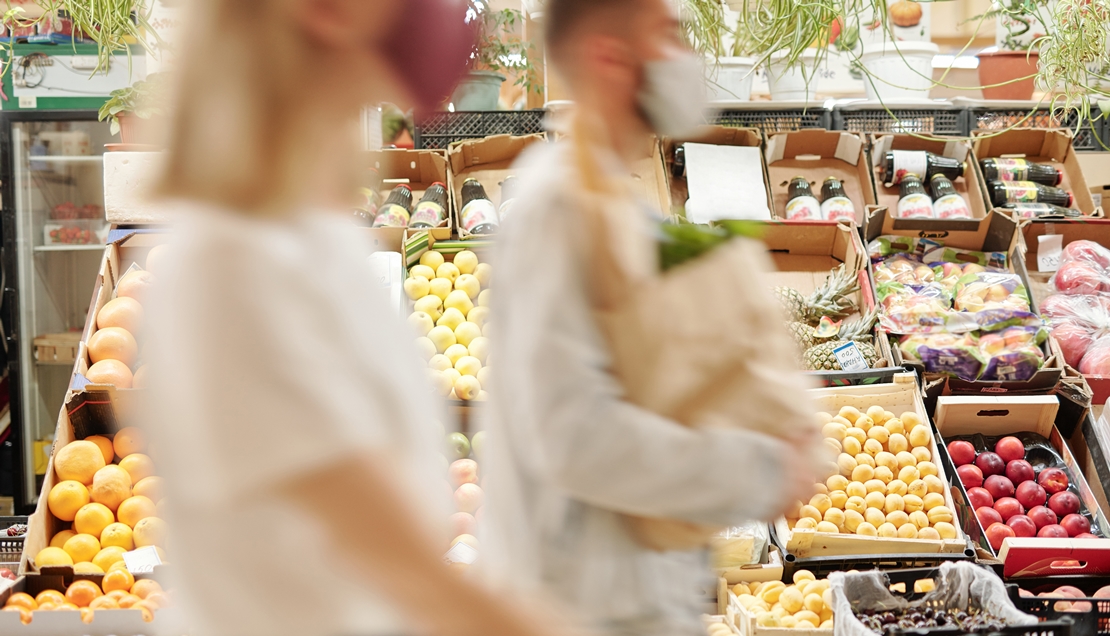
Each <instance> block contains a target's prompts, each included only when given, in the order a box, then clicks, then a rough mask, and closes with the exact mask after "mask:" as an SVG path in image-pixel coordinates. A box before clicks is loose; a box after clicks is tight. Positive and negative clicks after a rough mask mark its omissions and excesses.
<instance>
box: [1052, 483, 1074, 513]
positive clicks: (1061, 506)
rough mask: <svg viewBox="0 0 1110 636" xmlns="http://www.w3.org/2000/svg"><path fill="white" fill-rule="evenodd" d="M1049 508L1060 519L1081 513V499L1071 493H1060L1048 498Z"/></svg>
mask: <svg viewBox="0 0 1110 636" xmlns="http://www.w3.org/2000/svg"><path fill="white" fill-rule="evenodd" d="M1048 507H1049V508H1052V512H1055V513H1056V514H1057V515H1059V516H1060V517H1066V516H1067V515H1070V514H1072V513H1073V512H1079V497H1076V496H1075V493H1073V492H1070V491H1067V490H1065V491H1063V492H1058V493H1056V494H1055V495H1052V496H1051V497H1049V498H1048Z"/></svg>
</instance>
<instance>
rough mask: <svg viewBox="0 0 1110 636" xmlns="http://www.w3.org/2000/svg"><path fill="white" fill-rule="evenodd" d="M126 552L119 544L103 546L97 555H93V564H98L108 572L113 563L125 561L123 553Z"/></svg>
mask: <svg viewBox="0 0 1110 636" xmlns="http://www.w3.org/2000/svg"><path fill="white" fill-rule="evenodd" d="M124 552H126V550H124V549H123V548H121V547H119V546H118V545H113V546H109V547H107V548H102V549H101V550H100V552H99V553H97V555H96V556H95V557H93V560H92V562H93V565H96V566H98V567H99V568H100V569H101V570H104V571H105V572H107V571H108V570H109V569H110V568H111V567H112V564H113V563H118V562H122V561H123V553H124Z"/></svg>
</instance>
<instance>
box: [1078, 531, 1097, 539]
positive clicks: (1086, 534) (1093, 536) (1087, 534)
mask: <svg viewBox="0 0 1110 636" xmlns="http://www.w3.org/2000/svg"><path fill="white" fill-rule="evenodd" d="M1101 538H1102V537H1100V536H1098V535H1097V534H1091V533H1090V532H1080V533H1079V534H1077V535H1075V536H1074V537H1072V539H1101Z"/></svg>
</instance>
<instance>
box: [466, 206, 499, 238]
mask: <svg viewBox="0 0 1110 636" xmlns="http://www.w3.org/2000/svg"><path fill="white" fill-rule="evenodd" d="M459 223H461V224H462V229H464V230H466V231H467V232H473V231H474V228H476V227H478V226H479V225H497V224H498V223H497V209H496V208H494V207H493V201H490V200H489V199H474V200H473V201H471V202H470V203H467V204H466V206H465V207H463V209H462V212H459Z"/></svg>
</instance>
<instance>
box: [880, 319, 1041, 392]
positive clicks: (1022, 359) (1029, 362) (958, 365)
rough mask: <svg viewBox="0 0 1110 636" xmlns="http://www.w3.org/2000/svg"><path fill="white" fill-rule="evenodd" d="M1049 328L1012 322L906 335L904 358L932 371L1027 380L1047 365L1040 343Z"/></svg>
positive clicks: (963, 376) (970, 377)
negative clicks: (1001, 326)
mask: <svg viewBox="0 0 1110 636" xmlns="http://www.w3.org/2000/svg"><path fill="white" fill-rule="evenodd" d="M1045 337H1046V332H1045V330H1044V329H1043V327H1040V326H1038V325H1030V326H1011V327H1006V328H1004V329H1002V330H1001V331H997V332H975V333H967V334H947V333H937V334H923V335H911V336H905V337H903V338H902V339H901V341H900V342H899V345H898V348H899V350H900V351H901V352H902V356H903V358H905V359H906V360H909V361H911V362H914V361H916V362H920V363H921V364H922V365H923V366H924V367H925V370H926V371H928V372H929V373H943V374H946V375H950V376H953V377H957V378H960V379H963V380H993V381H1022V380H1028V379H1029V378H1031V377H1033V375H1034V374H1036V372H1037V371H1038V370H1039V369H1040V368H1041V367H1042V366H1044V354H1043V353H1042V352H1041V349H1040V344H1041V343H1042V342H1044V339H1045Z"/></svg>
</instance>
